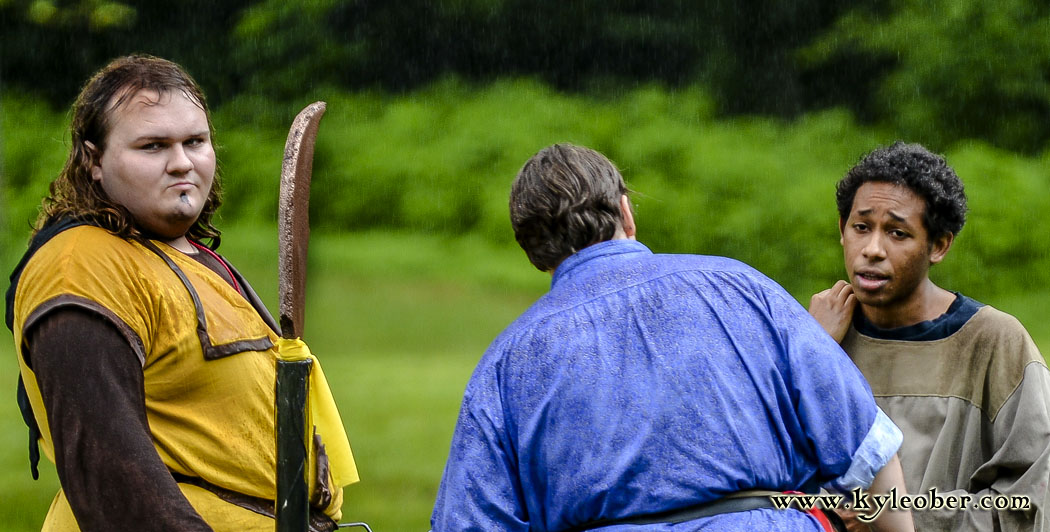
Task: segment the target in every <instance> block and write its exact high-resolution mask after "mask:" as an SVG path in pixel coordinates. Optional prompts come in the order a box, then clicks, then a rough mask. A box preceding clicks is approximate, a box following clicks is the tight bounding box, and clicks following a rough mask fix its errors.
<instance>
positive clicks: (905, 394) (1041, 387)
mask: <svg viewBox="0 0 1050 532" xmlns="http://www.w3.org/2000/svg"><path fill="white" fill-rule="evenodd" d="M842 347H843V349H844V350H845V351H846V352H847V353H848V354H849V355H850V357H851V358H853V361H854V362H855V363H856V364H857V366H858V367H859V368H860V370H861V372H862V373H864V376H865V377H867V379H868V382H869V383H870V384H871V388H872V392H873V394H874V395H875V401H876V402H877V403H878V404H879V406H880V407H881V408H882V409H883V411H885V412H886V414H887V415H889V417H890V418H891V419H892V420H893V421H894V422H895V423H896V424H897V425H898V426H899V427H900V429H901V430H902V431H903V432H904V444H903V446H902V447H901V449H900V451H899V455H900V459H901V465H902V467H903V469H904V478H905V484H906V485H907V487H908V491H909V493H911V494H923V495H928V494H929V490H930V489H931V488H935V489H936V490H937V491H938V492H940V495H941V496H951V495H955V496H966V495H969V496H970V497H971V499H970V503H969V504H967V505H966V509H965V510H952V511H949V510H924V511H914V512H913V515H914V517H915V524H916V529H917V530H921V531H941V530H945V531H947V530H953V531H955V530H957V531H963V530H966V531H970V530H974V531H985V530H988V531H992V530H996V531H998V530H1002V531H1022V530H1024V531H1028V530H1036V531H1050V517H1048V514H1047V510H1048V509H1050V501H1048V498H1047V481H1048V479H1050V372H1048V371H1047V366H1046V362H1045V361H1044V360H1043V357H1042V356H1041V355H1040V353H1039V350H1038V348H1036V346H1035V344H1034V343H1033V342H1032V339H1031V337H1030V336H1029V335H1028V332H1027V331H1026V330H1025V329H1024V327H1023V326H1022V325H1021V324H1020V322H1018V321H1017V320H1016V319H1015V318H1014V317H1013V316H1010V315H1009V314H1006V313H1003V312H1001V311H999V310H996V309H995V308H992V307H990V306H983V307H981V308H980V309H979V310H978V311H977V312H976V314H974V315H973V316H972V317H971V318H970V319H969V320H968V321H967V322H966V323H965V324H963V325H962V326H961V328H959V329H958V330H956V331H954V332H953V333H951V334H949V335H948V336H946V337H944V338H940V339H936V340H930V341H903V340H885V339H876V338H872V337H869V336H865V335H863V334H860V333H858V332H857V330H856V329H854V328H852V327H851V328H850V330H849V332H848V333H847V335H846V337H845V339H844V340H843V344H842ZM997 495H1006V496H1015V495H1016V496H1023V497H1028V498H1029V500H1030V509H1029V510H1027V511H1012V510H1002V511H996V510H986V509H980V508H975V505H980V504H981V503H982V501H988V502H990V503H992V505H993V506H994V504H995V503H1005V502H1006V501H1007V499H1003V498H999V499H998V500H996V499H995V497H996V496H997ZM984 496H991V497H992V499H982V497H984ZM1017 500H1018V501H1021V500H1023V499H1017Z"/></svg>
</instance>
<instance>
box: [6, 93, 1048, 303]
mask: <svg viewBox="0 0 1050 532" xmlns="http://www.w3.org/2000/svg"><path fill="white" fill-rule="evenodd" d="M313 96H315V97H317V98H326V99H327V101H328V106H329V110H328V113H327V114H326V116H325V118H324V120H323V122H322V126H321V132H320V138H319V140H318V146H317V154H316V161H315V166H314V168H315V171H314V175H315V177H314V194H313V201H312V204H311V209H312V219H313V226H314V227H315V228H319V229H328V230H333V231H360V230H367V229H393V230H406V231H414V232H419V233H422V234H429V235H436V236H442V235H443V236H457V235H479V236H481V237H484V238H486V239H488V240H489V241H492V242H494V243H498V244H501V245H507V246H512V245H513V239H512V235H511V234H510V230H509V223H508V217H507V206H506V202H507V193H508V190H509V185H510V181H511V180H512V179H513V177H514V175H515V174H516V172H517V170H518V168H519V167H520V166H521V164H522V163H523V162H524V161H525V160H526V159H527V158H528V157H529V156H531V155H532V154H533V153H535V152H536V151H537V150H539V149H540V148H542V147H543V146H545V145H547V144H551V143H554V142H574V143H578V144H583V145H587V146H591V147H594V148H596V149H598V150H600V151H602V152H604V153H606V154H607V155H608V156H609V157H610V158H611V159H612V160H613V161H615V162H616V163H617V164H618V165H619V166H620V168H621V169H622V170H623V173H624V175H625V177H626V178H627V180H628V183H629V185H630V186H631V187H632V189H633V190H635V191H636V194H635V196H634V201H635V204H636V206H637V218H638V222H639V227H640V238H641V239H642V240H643V241H644V242H646V243H648V244H649V245H651V246H652V247H653V248H654V249H656V250H658V251H664V252H688V253H707V254H718V255H727V256H731V257H735V258H739V259H741V260H744V261H746V262H748V263H750V264H752V265H754V266H755V267H757V268H759V269H760V270H762V271H763V272H765V273H766V274H768V275H770V276H771V277H773V278H774V279H776V280H777V281H779V282H781V283H782V284H784V285H785V286H786V287H788V288H789V289H790V290H792V291H793V292H794V293H795V294H796V295H797V296H799V297H804V295H805V294H808V293H811V292H812V291H814V290H817V289H818V288H820V287H822V286H824V285H827V284H830V282H832V281H833V280H835V279H836V278H838V277H840V276H841V271H842V265H841V254H840V251H839V248H838V245H837V232H836V218H837V214H836V211H835V208H834V201H833V190H834V184H835V182H836V181H837V180H838V178H839V177H840V176H841V175H842V174H843V173H844V172H845V171H846V169H848V168H849V166H850V165H851V164H853V163H854V162H855V161H856V160H857V159H859V158H860V156H861V155H863V154H864V153H865V152H867V151H869V150H870V149H872V148H874V147H875V146H877V145H879V144H886V143H888V142H891V141H892V140H894V139H893V138H892V136H890V135H888V134H886V133H884V132H881V131H879V130H876V129H870V128H865V127H862V126H858V125H857V124H855V123H854V121H853V120H852V119H851V117H850V114H849V113H847V112H843V111H830V112H822V113H815V114H811V115H806V116H804V117H802V118H800V119H798V120H796V121H790V122H785V121H779V120H775V119H766V118H754V117H751V118H740V119H734V120H722V119H717V118H716V117H715V115H714V112H713V111H712V103H711V101H710V98H708V97H707V96H706V93H705V92H704V91H702V90H699V89H683V90H677V91H675V90H667V89H661V88H655V87H649V88H641V89H637V90H634V91H630V92H627V93H624V94H623V95H621V96H617V97H614V98H596V97H584V96H567V95H564V94H561V93H557V92H554V91H553V90H551V89H549V88H546V87H545V86H543V85H541V84H538V83H535V82H531V81H525V80H521V81H503V82H500V83H496V84H492V85H487V86H482V87H473V86H470V85H466V84H463V83H458V82H455V81H445V82H441V83H438V84H435V85H432V86H430V87H427V88H425V89H423V90H421V91H418V92H415V93H412V94H408V95H400V96H389V95H382V94H379V93H370V92H364V93H341V92H328V93H326V92H325V91H316V92H315V93H314V94H313ZM297 107H298V105H291V104H280V105H273V104H271V103H269V102H266V101H262V100H258V99H256V98H254V97H250V96H245V97H242V98H238V99H235V100H233V101H231V102H229V103H228V104H227V105H224V106H222V107H220V108H219V109H217V110H216V115H215V122H216V127H217V130H218V135H217V139H216V140H217V143H218V145H219V158H220V162H221V167H222V173H223V181H224V185H225V190H226V205H225V206H224V207H223V209H222V210H221V211H220V212H221V213H222V216H223V218H224V219H225V220H237V221H248V222H270V221H272V220H273V219H274V217H275V213H276V201H277V177H278V175H279V172H280V162H281V159H280V154H281V150H282V148H283V144H284V137H285V135H286V131H287V124H288V123H289V122H290V121H291V118H292V117H293V116H294V114H295V112H296V111H297V110H298V109H297ZM4 111H5V112H4V114H3V122H2V123H3V128H4V130H3V132H2V133H3V135H4V138H6V139H9V140H8V142H7V143H6V144H5V146H4V152H3V167H4V170H5V175H8V176H10V178H9V179H7V180H6V181H5V184H4V189H3V194H4V197H5V202H6V208H5V209H4V213H5V216H9V217H10V218H9V219H10V223H7V224H5V226H6V227H8V228H9V230H8V232H7V238H8V239H9V240H8V241H9V242H16V241H17V240H19V239H24V235H25V228H26V227H27V224H28V223H29V222H30V221H31V219H32V216H33V213H34V212H35V208H36V207H35V206H36V204H37V202H38V200H39V198H40V197H41V196H42V195H43V194H44V193H45V192H46V185H47V183H48V182H49V181H50V179H51V178H52V177H53V176H54V175H55V173H56V172H57V171H58V169H59V168H60V166H61V163H62V161H63V158H64V154H65V150H66V148H65V146H66V144H67V143H68V141H67V140H66V139H64V135H65V133H64V131H63V129H64V127H65V126H64V117H63V115H62V114H60V113H55V112H51V111H48V110H47V107H46V105H45V104H43V103H41V102H39V101H36V100H33V99H28V98H21V97H17V98H16V97H10V96H9V97H8V99H7V100H6V103H5V109H4ZM947 157H948V160H949V163H951V164H952V165H953V166H954V167H955V168H956V170H957V172H958V173H959V175H960V176H961V177H962V178H963V180H964V182H965V183H966V185H967V190H968V192H969V195H970V207H971V215H970V221H969V223H968V224H967V226H966V228H965V229H964V230H963V232H962V235H961V236H960V238H959V239H958V240H957V241H956V244H955V248H954V249H953V251H952V254H951V255H950V257H949V260H947V261H946V262H945V263H944V264H943V265H940V266H938V267H937V268H935V269H934V276H935V279H937V280H939V281H942V282H944V283H945V284H946V285H947V286H950V287H951V288H953V289H957V290H962V291H965V292H967V293H969V294H971V295H973V296H975V297H978V298H980V297H982V296H991V295H993V294H997V293H1000V292H1011V293H1012V292H1019V291H1031V290H1039V291H1045V290H1046V288H1045V287H1046V286H1047V285H1048V283H1050V244H1048V243H1047V241H1046V240H1045V239H1044V238H1034V236H1035V235H1047V234H1050V220H1048V219H1047V218H1046V217H1045V216H1043V215H1042V214H1045V213H1048V212H1050V194H1048V193H1046V187H1047V186H1048V184H1050V177H1048V170H1047V164H1046V163H1047V156H1043V157H1032V158H1029V157H1022V156H1018V155H1014V154H1011V153H1009V152H1004V151H1001V150H998V149H995V148H992V147H989V146H988V145H986V144H983V143H979V142H965V143H959V144H956V145H954V146H953V147H952V148H951V149H949V150H948V151H947Z"/></svg>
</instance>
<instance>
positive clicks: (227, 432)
mask: <svg viewBox="0 0 1050 532" xmlns="http://www.w3.org/2000/svg"><path fill="white" fill-rule="evenodd" d="M71 130H72V132H71V133H72V149H71V151H70V154H69V158H68V160H67V162H66V164H65V167H64V168H63V170H62V173H61V174H60V175H59V177H58V178H57V179H55V181H54V182H53V183H52V184H51V189H50V195H49V196H48V197H47V198H46V199H45V200H44V202H43V208H42V212H41V216H40V219H39V221H38V224H37V231H36V233H35V235H34V237H33V240H32V242H31V243H30V247H29V251H28V252H27V253H26V256H25V257H24V258H23V260H22V262H21V263H20V264H19V265H18V267H17V268H16V271H15V273H14V274H13V275H12V281H13V282H12V285H11V287H10V289H9V290H8V293H7V296H8V297H7V324H8V326H9V327H11V328H12V331H13V333H14V336H15V344H16V347H17V349H18V354H19V357H18V363H19V367H20V376H21V380H20V383H19V384H20V387H19V399H20V401H19V402H20V406H21V407H22V410H23V416H24V417H25V419H26V422H27V424H29V425H30V434H31V443H30V449H31V450H30V453H31V463H32V467H33V471H34V476H35V475H36V460H37V459H38V458H39V455H38V454H36V449H37V442H39V444H40V445H42V446H43V449H44V452H45V454H47V456H48V457H49V458H51V459H53V460H54V462H55V465H56V468H57V471H58V476H59V480H60V481H61V485H62V489H61V491H60V492H59V493H58V495H57V496H56V498H55V500H54V502H53V503H52V505H51V509H50V511H49V512H48V515H47V518H46V520H45V523H44V529H45V530H78V529H79V530H212V529H215V530H272V529H273V526H274V522H273V519H272V515H273V510H274V503H273V499H274V496H275V478H274V466H275V440H274V430H273V429H274V427H273V423H274V416H273V414H274V367H275V356H276V347H275V342H276V340H277V333H276V331H277V325H276V323H274V320H273V318H272V317H271V316H270V315H269V313H268V312H267V310H266V308H265V307H264V306H263V305H262V303H261V302H260V301H259V298H258V297H257V296H256V295H255V293H254V291H253V290H252V288H251V287H250V286H249V285H248V283H247V282H246V281H245V280H244V278H243V277H242V276H241V275H240V274H239V273H238V272H237V270H236V269H234V268H233V266H232V265H230V264H229V263H228V262H227V261H225V260H224V259H223V258H222V257H220V256H219V255H218V254H217V253H215V251H214V250H215V249H216V248H217V247H218V245H219V236H220V233H219V231H218V229H216V228H215V227H214V226H213V225H212V223H211V217H212V215H213V214H214V212H215V209H216V208H217V207H218V206H219V204H220V203H221V194H220V187H219V185H218V181H217V178H216V160H215V151H214V149H213V146H212V132H213V129H212V124H211V119H210V116H209V112H208V107H207V103H206V101H205V98H204V95H203V94H202V92H201V90H200V88H199V87H198V86H197V84H196V82H195V81H194V80H193V79H192V78H191V77H190V76H189V75H188V74H186V73H185V72H184V71H183V70H182V69H181V68H180V67H179V66H178V65H176V64H174V63H172V62H170V61H166V60H164V59H159V58H155V57H150V56H128V57H122V58H120V59H117V60H115V61H113V62H112V63H110V64H109V65H107V66H106V67H105V68H103V69H102V70H101V71H99V72H98V73H97V74H95V76H94V77H92V79H91V80H89V81H88V83H87V84H86V85H85V87H84V89H83V90H82V92H81V93H80V95H79V97H78V98H77V101H76V103H75V104H74V106H73V119H72V126H71ZM323 436H324V437H325V440H324V442H323V444H324V446H327V448H328V449H329V451H332V450H333V449H339V450H340V451H341V452H342V451H345V452H346V453H349V449H348V447H345V446H347V445H348V444H347V442H346V438H345V435H341V437H337V436H334V435H332V434H324V435H323ZM315 443H317V444H318V445H315V449H314V453H315V454H314V455H313V456H314V460H313V461H312V462H313V463H316V464H318V467H317V468H316V470H315V471H314V475H313V476H312V478H311V481H310V484H311V487H312V498H311V503H312V506H313V508H312V515H311V528H312V529H314V530H331V529H334V527H335V521H336V520H337V519H338V518H339V516H340V506H341V503H342V486H341V485H340V484H341V483H337V482H334V481H333V475H332V474H331V473H330V470H329V469H328V467H327V466H328V465H329V464H328V460H327V459H326V458H325V452H324V449H323V448H322V447H321V445H320V444H321V443H322V442H321V441H320V440H319V439H317V440H316V442H315ZM332 454H334V453H331V452H330V453H329V455H332ZM346 456H348V455H346ZM334 465H337V466H341V467H342V468H343V469H342V471H347V470H348V469H347V467H349V470H350V471H352V472H353V473H352V474H351V475H349V478H348V475H343V478H342V480H343V481H344V482H342V483H349V482H352V481H354V480H356V469H354V468H353V464H352V463H350V464H334Z"/></svg>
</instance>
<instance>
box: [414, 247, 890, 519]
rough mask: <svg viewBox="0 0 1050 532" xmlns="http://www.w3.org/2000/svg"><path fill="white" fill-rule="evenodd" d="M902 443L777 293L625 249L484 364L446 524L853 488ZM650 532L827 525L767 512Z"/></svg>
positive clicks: (748, 274)
mask: <svg viewBox="0 0 1050 532" xmlns="http://www.w3.org/2000/svg"><path fill="white" fill-rule="evenodd" d="M899 445H900V432H899V431H898V430H897V429H896V427H895V426H893V424H892V423H891V422H890V421H889V419H888V418H886V417H885V415H884V414H882V413H881V411H879V410H878V408H877V407H876V406H875V402H874V400H873V399H872V395H871V391H870V389H869V388H868V385H867V383H866V382H865V381H864V378H863V377H862V376H861V374H860V372H859V371H858V370H857V368H856V367H855V366H854V365H853V363H852V362H851V361H850V360H849V358H847V357H846V355H845V354H844V353H843V352H842V350H841V349H840V348H839V346H838V345H837V344H836V343H835V341H834V340H832V339H831V337H829V336H828V335H827V333H825V332H824V331H823V330H822V329H821V328H820V326H819V325H818V324H817V323H816V322H815V321H814V320H813V319H812V318H811V317H810V316H809V314H807V313H806V311H805V310H804V309H803V308H802V307H801V306H800V305H799V304H798V302H796V301H795V300H794V299H793V298H792V297H791V296H790V295H789V294H788V293H786V292H785V291H784V290H783V288H781V287H780V286H779V285H777V284H776V283H775V282H773V281H772V280H770V279H769V278H767V277H765V276H764V275H762V274H761V273H759V272H757V271H756V270H754V269H753V268H751V267H749V266H747V265H745V264H742V263H740V262H738V261H734V260H731V259H726V258H721V257H705V256H695V255H655V254H653V253H652V252H650V251H649V249H648V248H646V247H645V246H644V245H642V244H640V243H638V242H635V241H632V240H612V241H607V242H602V243H599V244H596V245H593V246H590V247H588V248H585V249H583V250H582V251H580V252H579V253H576V254H575V255H573V256H571V257H569V258H568V259H566V260H565V261H564V262H563V263H562V264H561V265H560V266H559V267H558V268H557V270H556V271H555V273H554V276H553V279H552V282H551V290H550V292H549V293H548V294H546V295H545V296H543V297H542V298H541V299H539V300H538V301H537V302H536V303H535V304H534V305H533V306H532V307H531V308H529V310H528V311H526V312H525V313H524V314H523V315H522V316H521V317H520V318H518V319H517V320H516V321H515V322H514V323H512V324H511V325H510V326H509V327H508V328H507V329H506V330H505V331H504V332H503V333H502V334H500V336H499V337H497V338H496V340H495V341H494V342H493V343H492V345H491V346H490V347H489V349H488V351H487V352H486V353H485V355H484V356H483V357H482V359H481V361H480V362H479V363H478V366H477V368H476V370H475V371H474V374H473V376H472V377H471V379H470V382H469V383H468V384H467V389H466V391H465V393H464V397H463V405H462V409H461V411H460V415H459V421H458V424H457V426H456V430H455V434H454V436H453V440H452V446H451V451H450V453H449V459H448V463H447V465H446V468H445V474H444V478H443V480H442V482H441V487H440V490H439V492H438V497H437V502H436V505H435V508H434V513H433V516H432V519H431V525H432V527H433V530H435V531H437V532H446V531H463V530H479V531H496V530H500V531H515V530H537V531H546V530H550V531H559V530H565V529H567V528H570V527H572V526H576V525H580V524H583V523H587V522H592V521H595V520H598V519H607V518H620V517H626V516H632V515H638V514H647V513H654V512H660V511H665V510H669V509H675V508H680V507H686V506H690V505H695V504H698V503H702V502H705V501H712V500H715V499H718V498H721V497H723V496H725V495H727V494H730V493H733V492H736V491H740V490H746V489H769V490H776V491H786V490H797V491H804V492H814V491H816V490H818V489H819V487H821V486H827V487H830V488H833V489H837V490H842V491H845V490H848V489H851V488H853V487H858V486H863V487H866V486H868V485H870V483H871V480H872V477H873V476H874V474H875V473H876V472H877V471H878V470H879V469H881V468H882V466H883V465H885V464H886V463H887V462H888V461H889V459H890V458H891V457H892V456H893V454H894V452H896V450H897V448H898V447H899ZM636 529H639V527H637V526H629V525H620V526H614V527H609V528H607V529H605V530H636ZM645 529H646V530H674V531H678V532H680V531H689V530H722V531H736V530H739V531H754V530H778V531H789V530H820V527H819V525H817V522H816V520H815V519H813V518H812V517H810V516H808V515H806V514H804V513H802V512H799V511H796V510H773V509H762V510H753V511H748V512H739V513H733V514H722V515H718V516H714V517H709V518H702V519H698V520H695V521H692V522H686V523H682V524H679V525H674V526H672V525H647V526H646V527H645Z"/></svg>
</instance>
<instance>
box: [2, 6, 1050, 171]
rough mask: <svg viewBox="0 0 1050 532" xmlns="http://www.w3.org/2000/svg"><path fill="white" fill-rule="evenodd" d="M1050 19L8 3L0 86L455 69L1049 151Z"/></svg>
mask: <svg viewBox="0 0 1050 532" xmlns="http://www.w3.org/2000/svg"><path fill="white" fill-rule="evenodd" d="M1048 24H1050V8H1048V7H1047V5H1045V4H1043V3H1038V2H1034V1H1032V0H1004V1H1002V2H995V3H989V2H982V1H980V0H938V1H935V2H920V1H918V0H856V1H853V2H834V1H830V0H796V1H792V2H783V1H777V0H737V1H735V2H726V1H723V0H704V1H690V0H668V1H663V2H639V1H638V0H580V1H575V2H568V3H567V2H562V1H560V0H401V1H398V2H388V1H385V0H312V1H309V2H287V1H285V0H236V1H226V2H179V3H176V4H173V5H168V4H164V3H147V2H137V1H125V2H118V1H113V0H74V1H62V2H59V1H56V0H0V34H2V35H4V46H3V47H0V79H2V80H3V83H4V84H5V85H7V86H9V87H19V88H21V89H22V90H26V91H29V92H31V93H34V94H42V95H44V96H46V97H47V98H48V99H49V101H51V102H52V103H53V104H55V105H59V106H65V105H68V102H70V101H71V100H72V99H73V97H74V95H75V94H76V91H77V89H78V88H79V86H80V84H81V83H82V82H83V80H84V79H85V78H86V77H87V76H88V75H90V73H92V72H94V71H95V70H96V69H98V68H99V67H100V66H102V65H103V64H104V63H105V62H106V61H108V60H109V59H111V58H112V57H114V56H116V55H120V54H125V53H129V52H146V53H152V54H156V55H161V56H164V57H167V58H170V59H173V60H175V61H177V62H179V63H181V64H184V65H185V66H186V67H187V68H188V69H189V70H190V72H191V73H193V74H194V75H195V76H197V78H198V79H200V81H201V82H202V84H203V85H204V87H205V89H206V92H207V94H209V96H210V97H211V98H212V99H213V102H216V103H221V102H225V101H228V100H230V99H233V98H235V97H237V96H240V95H243V94H246V93H251V94H256V95H264V97H265V98H266V99H268V100H273V99H278V100H280V101H294V100H295V99H296V98H298V97H300V96H301V94H302V92H303V91H304V90H310V89H317V88H321V87H335V88H338V89H341V90H352V91H359V90H363V89H379V90H385V91H395V92H404V91H411V90H416V89H418V88H420V87H424V86H427V85H429V84H431V83H433V82H434V81H436V80H440V79H442V78H444V77H446V76H448V75H450V74H451V75H455V76H457V77H459V78H462V79H468V80H471V81H474V82H482V83H488V82H491V81H493V80H498V79H503V78H506V77H517V76H524V77H529V78H534V79H539V80H541V81H543V82H544V83H545V84H547V85H549V86H552V87H556V88H557V89H558V90H565V91H572V92H582V93H586V94H595V93H601V92H606V91H610V90H617V89H618V88H621V87H631V88H634V87H638V86H639V85H644V84H649V83H658V84H660V85H663V86H668V87H679V88H681V87H688V86H694V85H699V86H703V87H705V89H706V91H707V92H708V94H709V95H710V97H711V102H712V104H713V107H712V110H713V111H714V112H716V113H717V114H718V115H719V116H738V115H749V114H766V115H770V116H778V117H781V118H790V117H796V116H799V115H800V114H804V113H807V112H812V111H815V110H822V109H832V108H839V107H842V108H847V109H849V110H850V111H851V112H852V113H853V115H854V116H856V117H859V118H860V119H861V120H862V121H863V123H865V124H877V125H879V126H881V127H886V128H890V129H893V130H895V131H898V132H900V134H903V135H905V136H907V137H909V138H912V139H918V140H923V141H924V142H927V143H929V144H931V145H932V146H933V147H934V148H935V149H937V150H946V149H948V148H950V147H951V146H952V144H953V143H955V142H958V141H960V140H964V139H970V138H974V139H981V140H984V141H986V142H988V143H990V144H991V145H993V146H997V147H1000V148H1005V149H1012V150H1018V151H1022V152H1024V153H1028V154H1035V153H1038V152H1040V151H1041V150H1042V149H1043V148H1044V147H1045V146H1046V142H1047V140H1048V139H1050V121H1047V120H1042V119H1041V118H1042V117H1045V116H1047V113H1048V112H1050V78H1048V77H1047V72H1050V41H1048V40H1047V38H1046V35H1047V27H1048Z"/></svg>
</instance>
